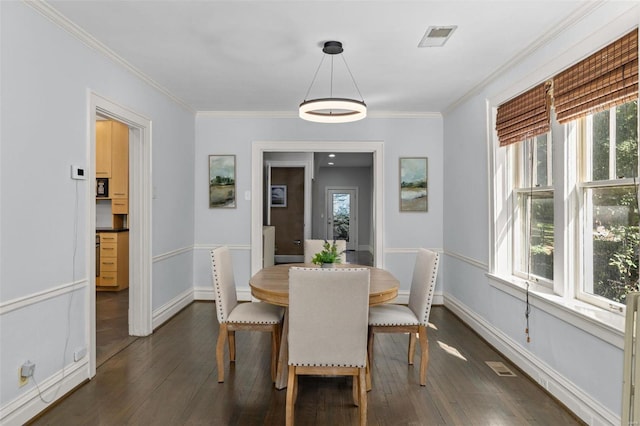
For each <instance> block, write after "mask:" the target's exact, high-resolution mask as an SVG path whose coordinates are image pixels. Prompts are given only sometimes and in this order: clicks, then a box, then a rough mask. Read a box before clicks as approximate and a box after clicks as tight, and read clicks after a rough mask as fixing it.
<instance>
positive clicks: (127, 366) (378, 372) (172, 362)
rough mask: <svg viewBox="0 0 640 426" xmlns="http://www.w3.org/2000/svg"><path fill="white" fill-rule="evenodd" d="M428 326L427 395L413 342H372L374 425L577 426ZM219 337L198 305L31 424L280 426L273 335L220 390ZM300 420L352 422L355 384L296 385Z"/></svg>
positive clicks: (245, 345)
mask: <svg viewBox="0 0 640 426" xmlns="http://www.w3.org/2000/svg"><path fill="white" fill-rule="evenodd" d="M431 323H432V327H430V328H429V343H430V361H429V370H428V372H427V386H425V387H422V386H420V385H419V362H420V354H419V351H417V352H416V356H415V359H414V362H415V364H414V365H413V366H410V365H408V364H407V346H408V335H395V334H381V335H376V338H375V344H374V352H375V355H374V361H373V365H372V366H371V371H372V380H373V389H372V390H371V392H369V393H368V395H367V396H368V420H369V425H372V426H373V425H380V426H383V425H393V426H395V425H465V426H466V425H529V424H531V425H537V424H539V425H551V424H553V425H560V424H562V425H579V424H583V423H581V422H580V421H578V420H577V419H576V418H574V417H573V416H572V415H571V413H569V412H568V411H567V410H566V409H565V408H564V407H563V406H561V405H560V404H558V403H557V402H556V401H555V400H554V399H553V398H551V397H550V396H549V395H548V394H546V393H545V392H544V391H543V390H542V389H541V388H540V387H539V386H538V385H537V384H536V383H534V382H533V381H531V380H530V379H529V378H528V377H526V376H524V375H523V374H522V373H521V372H520V371H519V370H517V369H516V368H515V367H514V366H512V365H510V364H509V362H508V361H507V360H505V359H504V358H503V357H502V356H501V355H500V354H499V353H497V352H496V351H495V350H494V349H493V348H491V347H490V346H488V345H487V344H486V343H485V342H484V341H483V340H482V339H480V338H479V337H478V336H477V335H476V334H475V333H474V332H473V331H472V330H470V329H469V328H468V327H466V325H464V324H463V323H462V322H461V321H460V320H459V319H458V318H457V317H455V316H454V315H452V314H451V312H449V311H448V310H447V309H445V308H443V307H439V306H436V307H434V308H433V310H432V314H431ZM217 333H218V323H217V320H216V315H215V305H214V304H213V303H207V302H196V303H193V304H191V305H190V306H188V307H187V308H186V309H184V310H183V311H182V312H180V313H179V314H178V315H176V316H175V317H174V318H173V319H171V320H170V321H169V322H168V323H167V324H165V325H164V326H163V327H161V328H159V329H158V330H156V331H155V332H154V334H153V335H151V336H148V337H143V338H138V339H136V340H135V341H134V342H133V343H130V344H129V346H127V347H126V348H125V349H123V350H120V351H119V352H116V353H115V354H114V355H113V356H112V357H111V358H109V359H108V360H106V361H105V362H104V363H103V364H102V365H101V366H100V367H99V368H98V370H97V375H96V377H95V378H94V379H93V380H91V381H89V382H88V383H86V384H85V385H83V386H81V387H80V388H79V389H77V390H76V391H75V392H73V393H71V394H70V395H68V396H67V397H66V398H65V399H64V400H62V401H61V402H59V403H58V404H56V405H55V406H54V407H52V408H51V409H49V410H48V411H47V412H45V413H43V414H42V415H41V416H40V417H38V418H37V419H35V420H34V421H33V422H32V424H33V425H65V426H66V425H124V424H129V425H147V424H153V425H224V426H227V425H228V426H236V425H237V426H246V425H249V426H250V425H283V424H284V416H285V398H286V391H284V390H282V391H278V390H276V389H275V388H274V386H273V384H272V382H271V377H270V370H269V368H270V365H269V362H270V359H269V358H270V344H271V343H270V339H269V336H268V334H267V333H251V332H237V333H236V346H237V360H236V362H235V363H231V364H230V363H229V360H228V352H226V356H225V368H226V371H225V382H224V383H217V370H216V365H215V343H216V339H217ZM485 361H501V362H504V363H505V364H506V365H507V366H508V367H510V368H511V369H512V370H513V371H514V372H515V373H516V377H500V376H498V375H496V374H495V373H494V372H493V370H491V369H490V368H489V367H488V366H487V365H486V364H485ZM295 419H296V422H297V424H298V425H349V424H357V423H358V408H357V407H356V406H355V405H353V399H352V393H351V379H348V378H343V377H335V378H331V377H330V378H326V377H313V376H311V377H306V376H302V377H300V392H299V394H298V401H297V403H296V411H295Z"/></svg>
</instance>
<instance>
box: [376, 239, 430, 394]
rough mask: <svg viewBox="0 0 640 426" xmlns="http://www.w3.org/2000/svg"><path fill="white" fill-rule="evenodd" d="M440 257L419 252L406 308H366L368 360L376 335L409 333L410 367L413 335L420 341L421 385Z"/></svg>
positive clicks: (425, 372) (425, 382)
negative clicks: (367, 315)
mask: <svg viewBox="0 0 640 426" xmlns="http://www.w3.org/2000/svg"><path fill="white" fill-rule="evenodd" d="M439 259H440V255H439V254H438V253H436V252H433V251H430V250H426V249H419V250H418V255H417V257H416V264H415V267H414V270H413V280H412V282H411V292H410V293H409V305H408V306H404V305H394V304H385V305H378V306H372V307H371V308H370V309H369V350H368V352H369V357H370V358H369V361H370V365H372V364H371V363H372V362H373V336H374V334H375V333H409V354H408V358H409V359H408V362H409V364H413V353H414V352H415V347H416V333H418V336H419V339H420V354H421V355H420V385H421V386H426V385H427V366H428V364H429V342H428V340H427V325H428V324H429V313H430V312H431V302H432V301H433V292H434V288H435V286H436V276H437V275H438V263H439Z"/></svg>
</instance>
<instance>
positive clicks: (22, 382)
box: [18, 367, 29, 387]
mask: <svg viewBox="0 0 640 426" xmlns="http://www.w3.org/2000/svg"><path fill="white" fill-rule="evenodd" d="M27 383H29V378H28V377H24V376H23V375H22V367H20V368H18V386H20V387H22V386H24V385H26V384H27Z"/></svg>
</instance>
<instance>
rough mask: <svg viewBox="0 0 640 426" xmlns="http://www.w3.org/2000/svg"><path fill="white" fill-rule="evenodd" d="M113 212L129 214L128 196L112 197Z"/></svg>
mask: <svg viewBox="0 0 640 426" xmlns="http://www.w3.org/2000/svg"><path fill="white" fill-rule="evenodd" d="M111 213H112V214H129V200H128V199H127V198H112V199H111Z"/></svg>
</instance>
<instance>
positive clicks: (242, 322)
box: [227, 302, 280, 324]
mask: <svg viewBox="0 0 640 426" xmlns="http://www.w3.org/2000/svg"><path fill="white" fill-rule="evenodd" d="M252 303H262V302H252ZM227 322H228V323H229V324H279V323H280V321H234V322H229V321H227Z"/></svg>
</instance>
